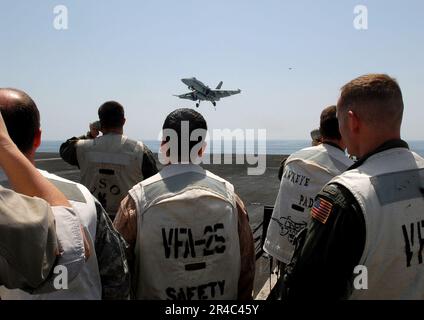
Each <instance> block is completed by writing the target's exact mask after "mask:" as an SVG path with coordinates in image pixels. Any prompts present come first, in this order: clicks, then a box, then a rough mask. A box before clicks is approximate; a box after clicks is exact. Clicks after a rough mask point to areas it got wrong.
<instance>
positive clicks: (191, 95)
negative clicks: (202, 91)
mask: <svg viewBox="0 0 424 320" xmlns="http://www.w3.org/2000/svg"><path fill="white" fill-rule="evenodd" d="M174 96H176V97H178V98H181V99H188V100H193V101H196V100H197V97H196V95H195V94H194V93H193V92H188V93H183V94H174Z"/></svg>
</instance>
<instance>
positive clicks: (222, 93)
mask: <svg viewBox="0 0 424 320" xmlns="http://www.w3.org/2000/svg"><path fill="white" fill-rule="evenodd" d="M240 92H241V90H240V89H238V90H213V93H214V95H215V97H217V98H224V97H229V96H232V95H234V94H238V93H240Z"/></svg>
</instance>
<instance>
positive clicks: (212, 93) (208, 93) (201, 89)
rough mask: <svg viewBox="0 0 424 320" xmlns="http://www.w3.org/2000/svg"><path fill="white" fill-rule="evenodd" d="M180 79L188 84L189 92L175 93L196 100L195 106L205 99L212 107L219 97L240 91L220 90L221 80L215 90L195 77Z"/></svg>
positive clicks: (180, 96)
mask: <svg viewBox="0 0 424 320" xmlns="http://www.w3.org/2000/svg"><path fill="white" fill-rule="evenodd" d="M181 81H182V82H183V83H184V84H185V85H187V86H188V88H189V89H190V90H191V92H188V93H184V94H179V95H175V96H176V97H178V98H181V99H188V100H193V101H198V102H197V103H196V107H197V108H198V107H199V105H200V101H202V100H206V101H210V102H211V103H212V104H213V106H214V107H216V101H219V100H220V99H221V98H224V97H229V96H232V95H233V94H237V93H240V92H241V90H240V89H238V90H221V86H222V81H221V82H220V83H219V84H218V86H217V87H216V89H215V90H213V89H211V88H209V87H208V86H207V85H205V84H204V83H202V82H201V81H199V80H197V79H196V78H194V77H193V78H185V79H181Z"/></svg>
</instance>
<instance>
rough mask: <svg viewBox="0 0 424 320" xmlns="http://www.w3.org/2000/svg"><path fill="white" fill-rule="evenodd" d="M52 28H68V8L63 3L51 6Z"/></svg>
mask: <svg viewBox="0 0 424 320" xmlns="http://www.w3.org/2000/svg"><path fill="white" fill-rule="evenodd" d="M53 15H54V18H53V28H55V29H56V30H68V8H67V7H66V6H65V5H62V4H60V5H57V6H55V7H54V8H53Z"/></svg>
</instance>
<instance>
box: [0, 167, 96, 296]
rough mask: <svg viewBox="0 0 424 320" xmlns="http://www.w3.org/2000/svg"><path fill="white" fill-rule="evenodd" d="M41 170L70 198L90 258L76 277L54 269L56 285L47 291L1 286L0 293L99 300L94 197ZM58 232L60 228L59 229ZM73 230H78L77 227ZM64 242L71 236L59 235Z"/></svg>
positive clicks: (81, 186) (64, 270) (1, 294)
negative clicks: (69, 276) (34, 291)
mask: <svg viewBox="0 0 424 320" xmlns="http://www.w3.org/2000/svg"><path fill="white" fill-rule="evenodd" d="M39 171H40V173H41V174H42V175H43V176H44V177H45V178H47V179H48V180H49V181H50V182H51V183H53V184H54V185H55V186H56V187H57V188H58V189H59V190H60V191H61V192H62V193H63V194H64V195H65V196H66V198H67V199H68V200H69V202H70V203H71V205H72V207H73V209H74V210H75V213H76V214H77V215H78V217H79V220H80V222H81V225H82V227H83V228H84V229H85V234H86V239H87V241H89V243H90V247H91V248H92V250H91V252H90V257H89V258H88V259H87V261H86V262H85V264H84V266H83V267H82V269H81V271H80V273H79V274H78V275H77V277H76V278H74V279H72V281H69V283H66V281H67V275H66V269H61V268H60V266H59V268H57V269H56V273H55V272H54V270H53V274H52V277H53V278H55V277H56V281H55V282H54V283H56V285H57V288H55V289H56V290H55V291H53V292H50V293H43V294H33V295H30V294H28V293H26V292H25V291H22V290H19V289H16V290H9V289H6V288H4V287H1V288H0V296H1V298H2V299H5V300H76V299H77V300H100V299H101V298H102V287H101V281H100V273H99V267H98V263H97V256H96V252H95V251H94V240H95V238H96V227H97V213H96V205H95V202H94V199H93V196H92V195H91V193H90V192H89V191H88V189H87V188H85V187H84V186H83V185H81V184H76V183H74V182H72V181H69V180H66V179H63V178H61V177H59V176H57V175H54V174H51V173H48V172H47V171H43V170H39ZM58 232H60V231H58ZM76 232H80V231H79V230H76ZM61 237H62V238H64V240H65V241H66V239H67V238H69V239H72V238H71V237H70V235H69V237H68V235H67V234H63V233H62V234H61Z"/></svg>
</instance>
